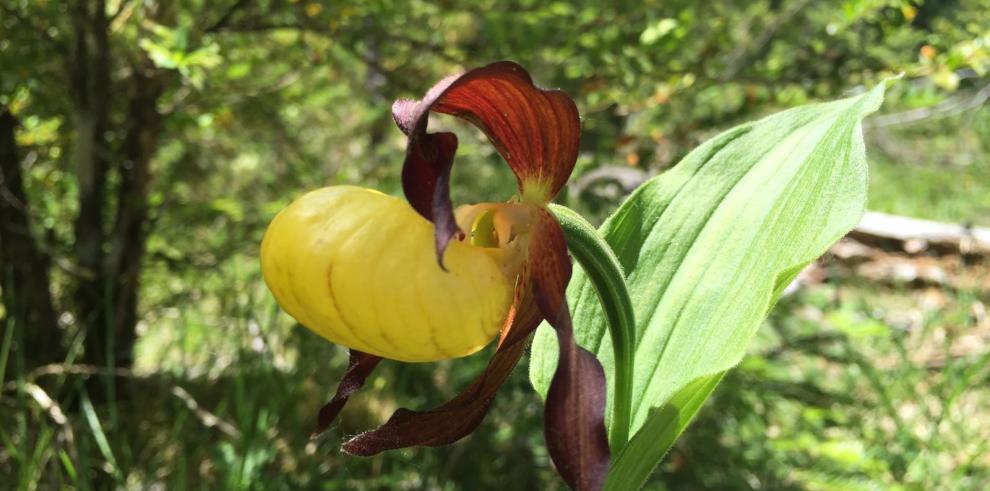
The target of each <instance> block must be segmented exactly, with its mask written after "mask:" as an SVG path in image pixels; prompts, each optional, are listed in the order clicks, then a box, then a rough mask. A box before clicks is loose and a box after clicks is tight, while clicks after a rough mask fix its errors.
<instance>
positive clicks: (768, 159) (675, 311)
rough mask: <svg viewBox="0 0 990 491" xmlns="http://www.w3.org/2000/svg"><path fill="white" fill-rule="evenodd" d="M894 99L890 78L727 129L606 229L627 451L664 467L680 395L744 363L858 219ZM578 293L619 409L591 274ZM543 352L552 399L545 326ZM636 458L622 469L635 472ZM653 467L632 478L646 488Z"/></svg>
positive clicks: (636, 196) (539, 340) (679, 419)
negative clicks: (626, 383) (620, 280)
mask: <svg viewBox="0 0 990 491" xmlns="http://www.w3.org/2000/svg"><path fill="white" fill-rule="evenodd" d="M883 92H884V84H881V85H878V86H877V87H875V88H874V89H873V90H871V91H869V92H867V93H865V94H863V95H860V96H857V97H853V98H849V99H844V100H840V101H835V102H831V103H826V104H813V105H807V106H802V107H798V108H795V109H791V110H788V111H785V112H782V113H779V114H776V115H773V116H770V117H768V118H765V119H763V120H760V121H757V122H754V123H749V124H745V125H742V126H739V127H736V128H733V129H731V130H729V131H727V132H725V133H722V134H721V135H719V136H716V137H715V138H713V139H711V140H709V141H708V142H706V143H704V144H703V145H701V146H700V147H699V148H698V149H696V150H694V151H693V152H691V153H690V154H689V155H688V156H687V157H685V158H684V160H682V161H681V162H680V163H679V164H678V165H677V166H675V167H674V168H673V169H672V170H670V171H668V172H666V173H665V174H663V175H661V176H658V177H656V178H653V179H651V180H650V181H647V182H646V183H645V184H643V186H641V187H640V188H639V189H637V190H636V191H635V192H634V193H633V195H632V196H631V197H630V198H629V199H628V200H627V201H626V202H625V203H624V204H623V205H622V206H621V207H620V209H619V210H618V211H617V212H616V214H615V215H613V216H612V217H611V218H609V220H607V221H606V222H605V224H604V225H602V227H601V229H600V231H601V233H602V235H603V236H604V237H605V239H606V241H607V242H608V243H609V245H610V246H611V247H612V248H613V249H614V250H615V253H616V255H617V256H618V258H619V261H620V263H621V265H622V267H623V269H624V270H625V271H627V278H626V280H627V282H628V290H629V292H630V295H631V297H632V302H633V307H634V309H635V317H636V322H637V326H636V331H637V336H636V355H635V360H634V366H635V368H634V378H633V409H632V424H631V428H630V430H631V431H630V433H631V434H635V436H634V437H633V439H632V442H631V443H630V445H633V442H636V441H646V442H649V441H653V442H656V443H654V445H655V446H656V447H658V449H657V451H656V452H654V455H655V457H656V458H657V459H659V458H660V456H662V455H663V454H664V453H665V452H666V451H667V449H669V447H670V445H671V444H672V443H673V439H670V441H667V440H665V439H663V438H660V437H661V436H663V435H668V431H674V430H668V429H667V428H668V427H671V426H670V425H673V426H672V428H676V431H674V433H673V434H674V435H675V436H676V435H677V434H680V431H681V430H683V428H684V427H685V426H686V425H687V424H688V422H689V421H690V418H691V416H693V412H690V411H681V410H680V409H678V410H677V411H670V409H671V405H670V404H673V403H674V402H676V397H678V396H679V395H680V394H681V393H680V392H679V391H680V390H682V389H683V388H684V387H687V386H689V384H691V383H693V382H696V381H698V380H700V379H703V378H705V377H709V376H714V375H715V374H720V373H722V372H724V371H725V370H728V369H729V368H731V367H733V366H734V365H736V364H737V363H738V362H739V361H740V360H741V358H742V356H743V354H744V352H745V349H746V346H747V344H748V342H749V340H750V338H751V337H752V336H753V334H754V333H755V332H756V330H757V328H758V327H759V326H760V324H761V323H762V321H763V320H764V318H765V317H766V315H767V313H768V312H769V311H770V309H771V308H772V306H773V304H774V302H775V301H776V299H777V296H778V295H779V294H780V292H781V291H782V290H783V288H784V287H785V286H786V285H787V283H788V282H790V281H791V280H792V279H793V278H794V277H795V276H796V275H797V273H798V272H799V271H800V270H801V269H802V268H803V267H804V266H805V265H807V264H808V263H809V262H811V261H813V260H814V259H815V258H816V257H818V256H819V255H821V254H822V253H824V252H825V251H826V250H827V249H828V247H829V246H830V245H831V244H833V243H834V242H835V241H837V240H838V239H839V238H841V237H842V236H843V235H844V234H845V233H846V232H848V231H849V230H850V229H852V228H853V227H854V226H855V225H856V223H857V222H858V221H859V219H860V217H861V216H862V213H863V209H864V206H865V201H866V188H867V175H866V172H867V168H866V156H865V149H864V144H863V138H862V130H861V126H860V121H861V120H862V118H863V117H864V116H866V115H867V114H869V113H871V112H873V111H875V110H876V109H877V108H878V107H879V106H880V103H881V102H882V100H883ZM568 299H569V301H570V304H571V305H572V308H573V310H574V323H575V335H576V336H577V339H578V342H579V343H581V345H582V346H584V347H586V348H588V349H589V350H591V351H592V352H594V353H595V354H596V355H597V356H598V357H599V359H600V360H601V362H602V364H603V365H604V366H605V369H606V373H608V375H609V391H610V392H609V399H610V402H611V398H612V389H613V387H612V383H613V377H612V373H611V372H612V371H613V368H614V363H613V359H612V346H611V341H610V339H609V336H608V335H607V333H606V323H605V318H604V316H603V314H602V309H601V306H600V305H599V304H598V298H597V296H596V293H595V290H594V288H592V286H591V284H590V283H589V280H588V277H587V276H586V275H585V274H584V272H583V271H580V270H576V273H575V275H574V278H573V280H572V281H571V284H570V286H569V288H568ZM532 353H533V355H532V357H531V365H530V378H531V380H532V382H533V385H534V386H535V387H536V389H537V390H538V391H539V392H540V393H541V394H545V392H546V388H547V386H548V384H549V380H550V376H551V375H552V374H553V369H554V368H555V366H554V365H555V360H556V358H557V357H556V344H555V343H554V342H553V338H552V335H549V333H548V332H546V330H545V329H541V330H540V332H538V333H537V336H536V339H535V341H534V343H533V348H532ZM712 387H714V386H712ZM675 395H676V396H675ZM705 397H707V394H706V396H705ZM703 399H704V398H702V400H703ZM664 407H666V408H668V410H666V411H665V410H659V409H658V408H664ZM699 407H700V405H699ZM610 408H611V406H610ZM610 408H609V409H610ZM689 412H690V415H689V416H687V417H685V416H686V415H688V413H689ZM607 416H608V417H609V418H611V411H609V413H608V414H607ZM673 418H676V419H673ZM610 424H611V423H610ZM658 428H659V429H663V431H662V432H661V433H659V434H658V433H657V432H658V431H660V430H659V429H658ZM641 429H642V431H643V432H645V433H640V434H636V432H637V431H640V430H641ZM626 455H630V452H622V453H621V454H620V457H619V459H618V460H617V461H616V462H615V463H614V467H615V468H616V469H620V468H626V466H627V464H626V463H625V462H624V461H623V459H624V458H625V456H626ZM655 465H656V462H653V463H651V464H650V465H648V466H645V467H648V470H647V473H646V474H644V475H641V476H640V475H629V476H626V477H628V478H630V479H634V480H635V479H640V478H641V479H642V480H645V479H646V478H647V477H648V471H649V470H652V469H653V468H654V467H655ZM641 467H642V466H641ZM645 467H644V468H645ZM637 469H639V468H637ZM640 482H642V481H640Z"/></svg>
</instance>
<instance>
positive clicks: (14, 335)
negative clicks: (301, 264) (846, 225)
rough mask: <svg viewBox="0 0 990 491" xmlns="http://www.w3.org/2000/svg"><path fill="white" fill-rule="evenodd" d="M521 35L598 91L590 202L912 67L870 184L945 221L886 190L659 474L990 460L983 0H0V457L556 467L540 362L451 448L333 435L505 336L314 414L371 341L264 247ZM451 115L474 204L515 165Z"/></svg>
mask: <svg viewBox="0 0 990 491" xmlns="http://www.w3.org/2000/svg"><path fill="white" fill-rule="evenodd" d="M499 59H512V60H516V61H518V62H520V63H521V64H523V65H524V66H526V67H527V68H528V69H530V71H531V72H532V74H533V76H534V78H535V79H536V80H537V81H538V82H539V83H540V84H541V85H543V86H548V87H559V88H562V89H564V90H565V91H567V92H568V93H569V94H571V95H572V96H573V97H574V98H575V99H576V101H577V104H578V107H579V108H580V111H581V114H582V120H583V121H582V124H583V138H582V145H581V149H582V151H581V155H580V158H579V160H578V165H577V168H576V170H575V173H574V176H573V179H572V180H571V183H570V185H569V186H568V188H567V189H566V190H565V192H564V193H563V194H562V195H561V196H560V198H559V200H560V201H561V202H563V203H565V204H567V205H569V206H571V207H574V208H577V209H579V210H581V211H582V212H584V213H586V214H587V215H588V216H589V217H591V218H592V219H593V220H594V221H600V220H602V219H603V218H604V217H606V216H607V214H608V213H609V212H610V210H613V209H614V208H615V207H616V205H617V204H618V203H619V202H621V200H622V198H623V196H624V195H626V194H627V193H628V192H629V191H630V190H631V189H632V188H633V187H635V186H636V185H637V184H638V183H639V182H641V181H642V180H643V179H645V178H646V177H648V176H651V175H655V174H658V173H660V172H663V171H664V170H665V169H667V168H669V167H670V166H672V165H674V164H675V163H676V162H677V161H678V160H679V159H680V158H681V157H683V156H684V155H685V154H686V153H687V152H688V151H689V150H690V149H691V148H693V147H694V146H696V145H697V144H699V143H700V142H702V141H704V140H705V139H707V138H709V137H711V136H713V135H714V134H716V133H717V132H719V131H721V130H724V129H727V128H729V127H731V126H733V125H736V124H738V123H741V122H744V121H747V120H752V119H755V118H759V117H761V116H764V115H767V114H769V113H772V112H774V111H778V110H782V109H784V108H788V107H792V106H795V105H798V104H805V103H809V102H813V101H819V100H828V99H834V98H839V97H842V96H844V95H850V94H855V93H858V92H861V91H863V90H865V89H866V88H868V87H870V86H872V85H873V84H876V83H878V82H880V81H881V80H883V79H884V78H887V77H890V76H893V75H896V74H898V73H903V74H904V75H903V78H901V80H900V81H899V82H897V83H896V84H894V85H893V87H892V88H891V89H890V91H889V96H888V99H887V102H886V103H885V105H884V107H883V110H882V111H881V113H880V114H878V115H875V116H872V117H870V118H869V119H867V120H866V123H865V125H864V126H865V132H866V137H867V146H868V155H869V159H870V167H871V183H870V202H869V207H870V209H871V210H874V211H878V212H885V213H889V214H895V215H902V216H909V217H914V218H921V219H928V220H933V221H936V222H939V223H940V225H939V224H931V223H922V224H920V225H919V224H918V223H915V222H910V223H909V224H908V225H904V224H903V223H901V222H899V221H896V220H893V219H890V218H889V217H884V216H879V218H880V219H879V223H880V230H872V231H860V232H859V233H857V234H854V236H853V239H851V240H847V241H844V242H843V243H841V244H840V245H839V246H837V247H836V248H835V249H833V251H832V253H830V254H829V255H827V256H826V257H825V258H824V259H823V260H822V261H820V263H819V264H818V265H817V266H816V267H813V268H811V269H809V270H808V271H806V272H805V273H804V274H803V275H802V277H801V280H800V281H799V283H798V284H796V285H794V288H792V289H791V290H790V291H789V292H788V294H787V296H785V297H784V298H783V299H782V300H781V301H780V302H779V304H778V306H777V308H776V309H775V310H774V312H773V314H772V315H771V318H770V320H769V321H768V322H767V324H766V326H765V327H764V328H763V329H762V330H761V331H760V333H759V334H758V336H757V339H756V340H755V342H754V343H753V346H752V350H751V354H750V355H749V356H748V357H747V358H746V359H745V360H744V361H743V363H742V364H741V366H740V367H739V368H738V369H736V370H735V371H734V372H732V373H731V375H730V376H729V377H727V379H726V380H725V381H724V382H723V383H722V386H721V387H720V388H719V389H718V390H717V392H716V394H715V396H714V398H713V400H712V401H710V402H709V404H708V406H707V407H706V409H705V410H704V411H703V412H702V414H701V415H700V417H699V419H698V420H697V421H696V422H695V423H694V424H693V426H692V427H691V428H690V429H689V430H688V431H687V433H686V435H685V436H684V438H683V439H682V440H681V441H680V442H679V444H678V445H677V447H676V448H675V450H674V451H673V452H672V453H671V454H670V455H669V456H668V458H667V459H666V461H665V463H664V464H662V465H661V467H660V468H659V469H658V471H657V472H656V474H655V475H654V477H653V479H652V480H651V482H650V483H649V485H648V488H649V489H812V490H828V489H842V490H846V489H986V488H988V487H990V388H988V383H987V381H988V377H990V368H988V361H990V314H988V305H990V273H988V268H990V259H988V250H987V248H986V245H987V244H986V240H987V239H986V238H984V239H983V241H982V242H981V240H980V239H979V233H985V232H981V230H980V229H979V228H978V227H981V226H982V227H990V157H988V155H990V105H988V100H990V1H987V0H925V1H921V0H915V1H908V0H823V1H807V0H787V1H781V0H755V1H724V0H716V1H710V2H694V1H687V0H668V1H655V0H637V1H622V2H598V1H586V0H581V1H576V2H563V1H560V2H546V1H536V0H514V1H511V0H480V1H462V0H443V1H437V2H427V1H419V0H412V1H402V2H396V1H381V0H379V1H363V0H341V1H334V2H316V1H306V0H254V1H252V0H223V1H205V0H171V1H170V0H105V1H98V0H65V1H61V0H0V112H2V116H0V164H2V174H0V272H2V274H0V290H2V292H3V306H2V307H0V318H2V319H3V321H2V322H3V335H2V336H0V338H2V339H0V374H2V375H0V388H2V389H0V390H2V392H0V483H2V484H0V487H3V488H5V489H6V488H10V489H15V488H16V489H69V488H79V489H110V488H127V489H165V488H167V489H184V488H195V489H326V490H336V489H341V490H343V489H347V490H351V489H356V490H361V489H369V490H370V489H444V490H452V489H495V488H498V489H563V488H564V486H563V483H562V482H560V481H559V478H557V477H556V476H555V474H554V472H553V470H552V468H551V464H550V463H549V460H548V458H547V454H546V451H545V448H544V444H543V432H542V404H541V402H540V401H539V399H538V397H537V396H536V395H535V394H534V393H533V391H532V390H531V389H530V387H529V383H528V381H527V378H526V373H525V369H524V368H523V367H521V368H520V369H518V370H517V371H516V373H515V374H514V375H513V377H512V378H511V380H510V382H509V383H508V384H507V385H506V386H505V387H504V388H503V389H502V391H501V393H500V395H499V397H498V398H497V401H496V402H495V405H494V410H493V411H492V413H491V414H490V415H489V417H488V419H487V420H486V421H485V422H484V424H482V426H481V428H480V429H479V431H478V432H477V433H475V434H474V435H472V436H470V437H468V438H467V439H465V440H464V441H462V442H460V443H458V444H456V445H452V446H449V447H445V448H439V449H412V450H404V451H398V452H391V453H387V454H384V455H379V456H376V457H373V458H356V457H348V456H344V455H341V454H340V453H339V452H338V450H337V445H338V444H339V442H340V441H341V439H342V438H343V437H344V436H346V435H348V434H353V433H355V432H357V431H360V430H361V429H364V428H368V427H371V426H373V425H376V424H378V423H380V422H382V421H384V419H385V418H387V416H388V415H389V414H391V412H392V411H393V410H394V409H396V408H398V407H413V408H422V407H427V406H431V405H434V404H437V403H439V402H441V401H443V400H445V399H446V398H448V397H450V396H452V395H453V394H455V393H456V391H457V390H458V389H459V388H461V387H463V386H464V385H466V384H467V383H468V382H469V381H470V380H471V379H472V378H473V376H474V375H475V374H477V373H479V371H480V369H481V368H482V367H483V365H484V363H485V361H486V359H487V357H486V355H485V354H484V353H482V354H479V355H477V356H474V357H470V358H467V359H462V360H456V361H453V362H445V363H437V364H419V365H401V364H398V363H385V364H383V366H382V367H381V368H380V369H379V370H378V371H377V372H376V373H375V374H374V375H373V377H372V378H371V379H370V380H369V383H368V385H367V386H366V388H365V389H364V390H363V391H362V392H361V393H360V394H359V395H358V396H357V397H355V398H354V399H353V400H352V402H351V404H350V405H349V407H348V409H347V411H346V412H345V414H344V417H343V419H342V421H341V423H340V424H339V425H338V426H336V427H335V428H334V429H333V430H332V431H331V432H330V435H329V436H328V437H327V438H325V439H322V440H319V441H315V442H314V441H310V440H309V439H308V433H309V430H310V429H311V428H312V425H313V423H314V416H315V412H316V410H317V409H318V408H319V407H320V406H321V405H322V404H323V403H324V402H325V400H326V399H327V398H328V397H329V395H330V394H331V393H332V390H333V389H334V387H335V384H336V381H337V379H338V377H339V375H340V374H341V373H342V369H343V367H344V365H345V363H346V353H345V351H344V350H342V349H341V348H338V347H335V346H332V345H330V344H328V343H325V342H323V341H321V340H320V339H319V338H317V337H316V336H315V335H313V334H311V333H310V332H308V331H307V330H305V329H302V328H300V327H299V326H297V325H295V323H294V321H293V320H292V319H291V318H289V317H287V316H286V315H284V314H282V313H280V312H279V311H278V309H277V307H276V305H275V304H274V302H273V300H272V298H271V296H270V295H269V293H268V292H267V290H266V289H265V287H264V285H263V283H262V281H261V278H260V274H259V265H258V244H259V242H260V240H261V236H262V234H263V232H264V230H265V226H266V225H267V223H268V221H269V220H270V219H271V218H272V217H273V216H274V214H275V213H276V212H277V211H278V210H279V209H281V208H282V207H284V206H285V205H286V204H288V203H289V202H290V201H291V200H292V199H294V198H295V197H298V196H299V195H300V194H301V193H303V192H305V191H306V190H310V189H314V188H317V187H320V186H324V185H328V184H343V183H353V184H360V185H363V186H369V187H374V188H378V189H381V190H383V191H385V192H388V193H393V194H401V189H400V186H399V180H398V176H399V172H400V166H401V162H402V158H403V151H404V139H403V137H402V134H401V133H400V132H399V131H398V130H397V129H396V128H395V127H394V125H393V123H392V121H391V116H390V106H391V103H392V101H393V100H394V99H396V98H400V97H412V98H418V97H420V96H421V95H422V94H423V93H424V91H425V90H426V89H427V88H429V87H430V86H431V85H432V84H433V83H434V82H436V81H437V80H439V79H440V78H441V77H443V76H445V75H447V74H450V73H454V72H457V71H459V70H462V69H465V68H469V67H474V66H479V65H482V64H485V63H488V62H491V61H494V60H499ZM435 124H436V125H440V126H445V127H448V128H454V129H455V131H457V132H458V133H459V135H460V136H461V148H460V152H459V154H458V165H457V166H455V171H454V180H455V186H454V190H453V194H454V200H455V202H456V203H469V202H477V201H486V200H504V199H507V198H508V197H510V196H511V195H512V193H513V192H514V179H513V177H512V175H511V174H510V173H509V171H508V169H507V167H506V166H505V165H504V164H503V163H501V162H500V161H499V158H498V156H497V154H495V152H494V151H493V149H492V148H491V146H490V145H488V144H487V143H486V142H485V140H484V138H483V136H482V135H480V134H479V133H478V131H476V130H474V129H473V128H471V127H469V126H467V125H464V124H460V123H458V122H455V121H453V120H451V119H450V118H442V117H440V118H436V121H435ZM931 227H935V230H938V231H942V230H947V231H949V234H948V238H943V239H938V240H928V239H925V238H924V237H922V236H923V235H924V234H925V233H927V232H926V231H927V230H930V229H931ZM919 234H921V236H919ZM919 237H920V238H919Z"/></svg>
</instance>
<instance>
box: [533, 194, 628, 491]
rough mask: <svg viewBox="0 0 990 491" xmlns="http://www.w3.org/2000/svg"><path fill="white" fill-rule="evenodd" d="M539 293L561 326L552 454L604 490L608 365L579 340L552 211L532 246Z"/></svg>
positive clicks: (584, 485)
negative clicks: (568, 306) (603, 364)
mask: <svg viewBox="0 0 990 491" xmlns="http://www.w3.org/2000/svg"><path fill="white" fill-rule="evenodd" d="M529 258H530V262H529V266H530V274H531V277H532V280H533V285H534V294H535V297H536V301H537V304H538V305H539V307H540V310H541V311H542V313H543V316H544V317H545V318H546V319H547V321H548V322H549V323H550V325H552V326H553V327H554V329H555V330H556V331H557V342H558V344H559V347H560V358H559V360H558V362H557V370H556V371H555V372H554V375H553V381H552V382H551V383H550V390H549V391H548V392H547V402H546V410H545V413H544V419H545V422H544V425H545V429H544V432H545V436H546V441H547V450H548V451H549V453H550V458H551V459H553V462H554V464H555V465H556V466H557V470H558V472H560V475H561V476H562V477H563V478H564V481H566V482H567V484H569V485H570V486H571V487H572V488H574V489H578V490H599V489H601V488H602V486H603V485H604V484H605V476H606V474H607V473H608V466H609V461H610V454H609V448H608V437H607V434H606V431H605V371H604V370H603V369H602V366H601V364H600V363H599V362H598V360H597V359H596V358H595V356H594V355H593V354H591V352H589V351H588V350H586V349H584V348H582V347H580V346H578V344H577V343H576V342H575V341H574V332H573V326H572V324H571V316H570V313H569V312H568V309H567V301H566V297H565V291H566V289H567V282H568V281H569V280H570V277H571V262H570V258H569V257H568V256H567V244H566V242H565V239H564V232H563V230H561V228H560V225H559V224H558V223H557V221H556V219H554V218H553V216H552V215H550V214H549V213H548V212H546V211H543V212H542V213H540V220H539V221H538V222H537V224H536V226H535V228H534V231H533V240H531V241H530V250H529Z"/></svg>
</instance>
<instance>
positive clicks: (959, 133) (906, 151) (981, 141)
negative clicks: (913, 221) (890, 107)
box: [867, 108, 990, 227]
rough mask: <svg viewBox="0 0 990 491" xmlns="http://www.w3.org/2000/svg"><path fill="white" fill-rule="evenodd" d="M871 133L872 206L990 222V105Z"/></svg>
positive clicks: (952, 219) (961, 220)
mask: <svg viewBox="0 0 990 491" xmlns="http://www.w3.org/2000/svg"><path fill="white" fill-rule="evenodd" d="M868 137H869V138H868V142H867V146H868V148H870V154H869V155H870V164H871V165H870V173H871V175H870V198H869V208H870V209H873V210H877V211H883V212H887V213H894V214H898V215H907V216H912V217H917V218H927V219H931V220H939V221H946V222H955V223H969V224H974V225H981V226H984V227H990V108H984V109H981V110H978V111H972V112H969V113H964V114H962V115H960V116H956V117H952V118H946V119H940V120H933V121H929V122H925V123H923V124H919V125H915V126H910V127H904V128H876V129H873V130H870V131H869V132H868Z"/></svg>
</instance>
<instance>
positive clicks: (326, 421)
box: [312, 350, 382, 438]
mask: <svg viewBox="0 0 990 491" xmlns="http://www.w3.org/2000/svg"><path fill="white" fill-rule="evenodd" d="M380 361H382V359H381V358H380V357H377V356H375V355H369V354H367V353H363V352H361V351H357V350H351V358H350V362H349V363H348V364H347V371H346V372H344V377H343V378H341V379H340V383H339V384H338V385H337V393H335V394H334V395H333V398H332V399H330V402H328V403H326V405H324V406H323V407H322V408H320V413H319V415H318V416H317V421H316V430H315V431H313V435H312V436H313V437H314V438H315V437H317V436H319V435H320V434H321V433H323V432H324V431H326V430H327V428H329V427H330V424H331V423H333V421H334V420H335V419H337V415H338V414H340V411H341V410H342V409H344V404H347V399H348V398H350V397H351V394H353V393H355V392H357V390H358V389H360V388H361V386H363V385H364V381H365V380H366V379H367V378H368V375H371V372H372V371H373V370H374V369H375V367H377V366H378V362H380Z"/></svg>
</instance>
